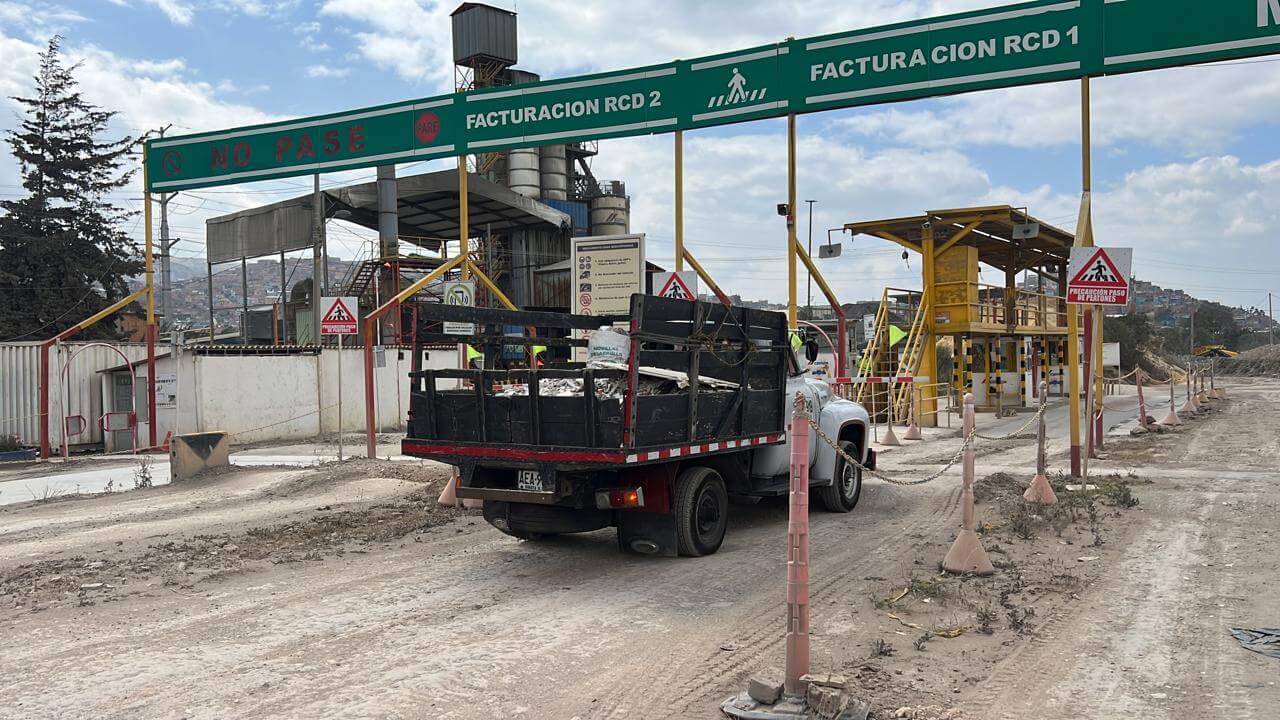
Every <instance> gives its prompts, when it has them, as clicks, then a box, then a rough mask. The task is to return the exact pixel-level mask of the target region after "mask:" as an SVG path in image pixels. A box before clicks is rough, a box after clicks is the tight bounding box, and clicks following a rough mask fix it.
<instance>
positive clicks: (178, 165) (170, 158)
mask: <svg viewBox="0 0 1280 720" xmlns="http://www.w3.org/2000/svg"><path fill="white" fill-rule="evenodd" d="M160 169H161V170H163V171H164V174H165V175H168V176H169V177H173V176H174V175H177V174H178V173H180V172H182V153H180V152H178V151H177V150H165V151H164V155H162V156H161V157H160Z"/></svg>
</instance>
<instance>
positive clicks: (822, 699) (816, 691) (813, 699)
mask: <svg viewBox="0 0 1280 720" xmlns="http://www.w3.org/2000/svg"><path fill="white" fill-rule="evenodd" d="M806 699H807V700H808V703H809V709H810V710H812V711H813V713H814V715H815V716H816V717H819V718H823V720H835V718H837V717H838V716H839V715H840V713H841V712H842V711H843V710H844V693H843V692H841V691H840V690H838V689H836V688H832V687H825V686H822V685H810V686H809V692H808V694H807V698H806Z"/></svg>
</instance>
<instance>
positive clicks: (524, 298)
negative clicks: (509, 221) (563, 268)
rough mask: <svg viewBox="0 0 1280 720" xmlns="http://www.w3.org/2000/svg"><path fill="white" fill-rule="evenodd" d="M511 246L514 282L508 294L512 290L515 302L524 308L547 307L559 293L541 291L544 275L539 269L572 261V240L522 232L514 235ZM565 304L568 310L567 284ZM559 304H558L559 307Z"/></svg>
mask: <svg viewBox="0 0 1280 720" xmlns="http://www.w3.org/2000/svg"><path fill="white" fill-rule="evenodd" d="M508 242H509V244H510V252H511V255H510V264H509V267H510V271H511V281H510V283H508V284H507V287H506V288H504V290H506V289H509V291H510V292H509V295H508V296H509V297H510V298H511V301H512V302H514V303H515V304H516V305H518V306H520V307H527V306H529V305H537V306H540V307H545V306H546V302H544V301H545V300H548V299H552V298H555V297H557V295H558V294H557V293H555V292H550V293H549V292H545V290H546V288H544V287H541V286H542V285H544V284H545V283H543V282H541V280H542V279H541V278H540V277H539V276H540V275H544V274H545V273H538V272H534V270H535V269H536V268H540V267H546V266H547V265H554V264H556V263H558V262H563V261H565V260H568V259H569V240H568V238H566V237H564V236H563V235H561V234H560V233H557V232H546V231H541V230H537V231H534V230H520V231H516V232H513V233H512V234H511V236H510V237H509V239H508ZM564 287H565V291H564V293H563V295H564V301H565V302H564V303H563V306H565V307H567V306H568V298H569V295H568V285H567V284H565V286H564ZM557 304H558V303H557Z"/></svg>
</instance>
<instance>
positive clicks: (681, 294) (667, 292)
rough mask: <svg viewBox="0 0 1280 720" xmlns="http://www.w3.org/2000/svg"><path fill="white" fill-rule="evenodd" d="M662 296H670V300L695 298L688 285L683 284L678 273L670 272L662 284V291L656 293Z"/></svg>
mask: <svg viewBox="0 0 1280 720" xmlns="http://www.w3.org/2000/svg"><path fill="white" fill-rule="evenodd" d="M658 294H659V295H661V296H662V297H665V298H671V299H672V300H697V297H695V296H694V294H693V291H692V290H690V289H689V286H688V285H685V284H684V280H681V279H680V275H679V274H678V273H671V277H670V278H669V279H668V280H667V284H666V285H665V286H663V288H662V292H660V293H658Z"/></svg>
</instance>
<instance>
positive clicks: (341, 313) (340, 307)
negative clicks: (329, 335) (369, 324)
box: [323, 300, 355, 323]
mask: <svg viewBox="0 0 1280 720" xmlns="http://www.w3.org/2000/svg"><path fill="white" fill-rule="evenodd" d="M354 320H355V317H353V316H352V315H351V311H350V310H348V309H347V306H346V305H344V304H343V302H342V300H334V301H333V307H331V308H329V312H327V313H325V316H324V320H323V322H329V323H349V322H352V321H354Z"/></svg>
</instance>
